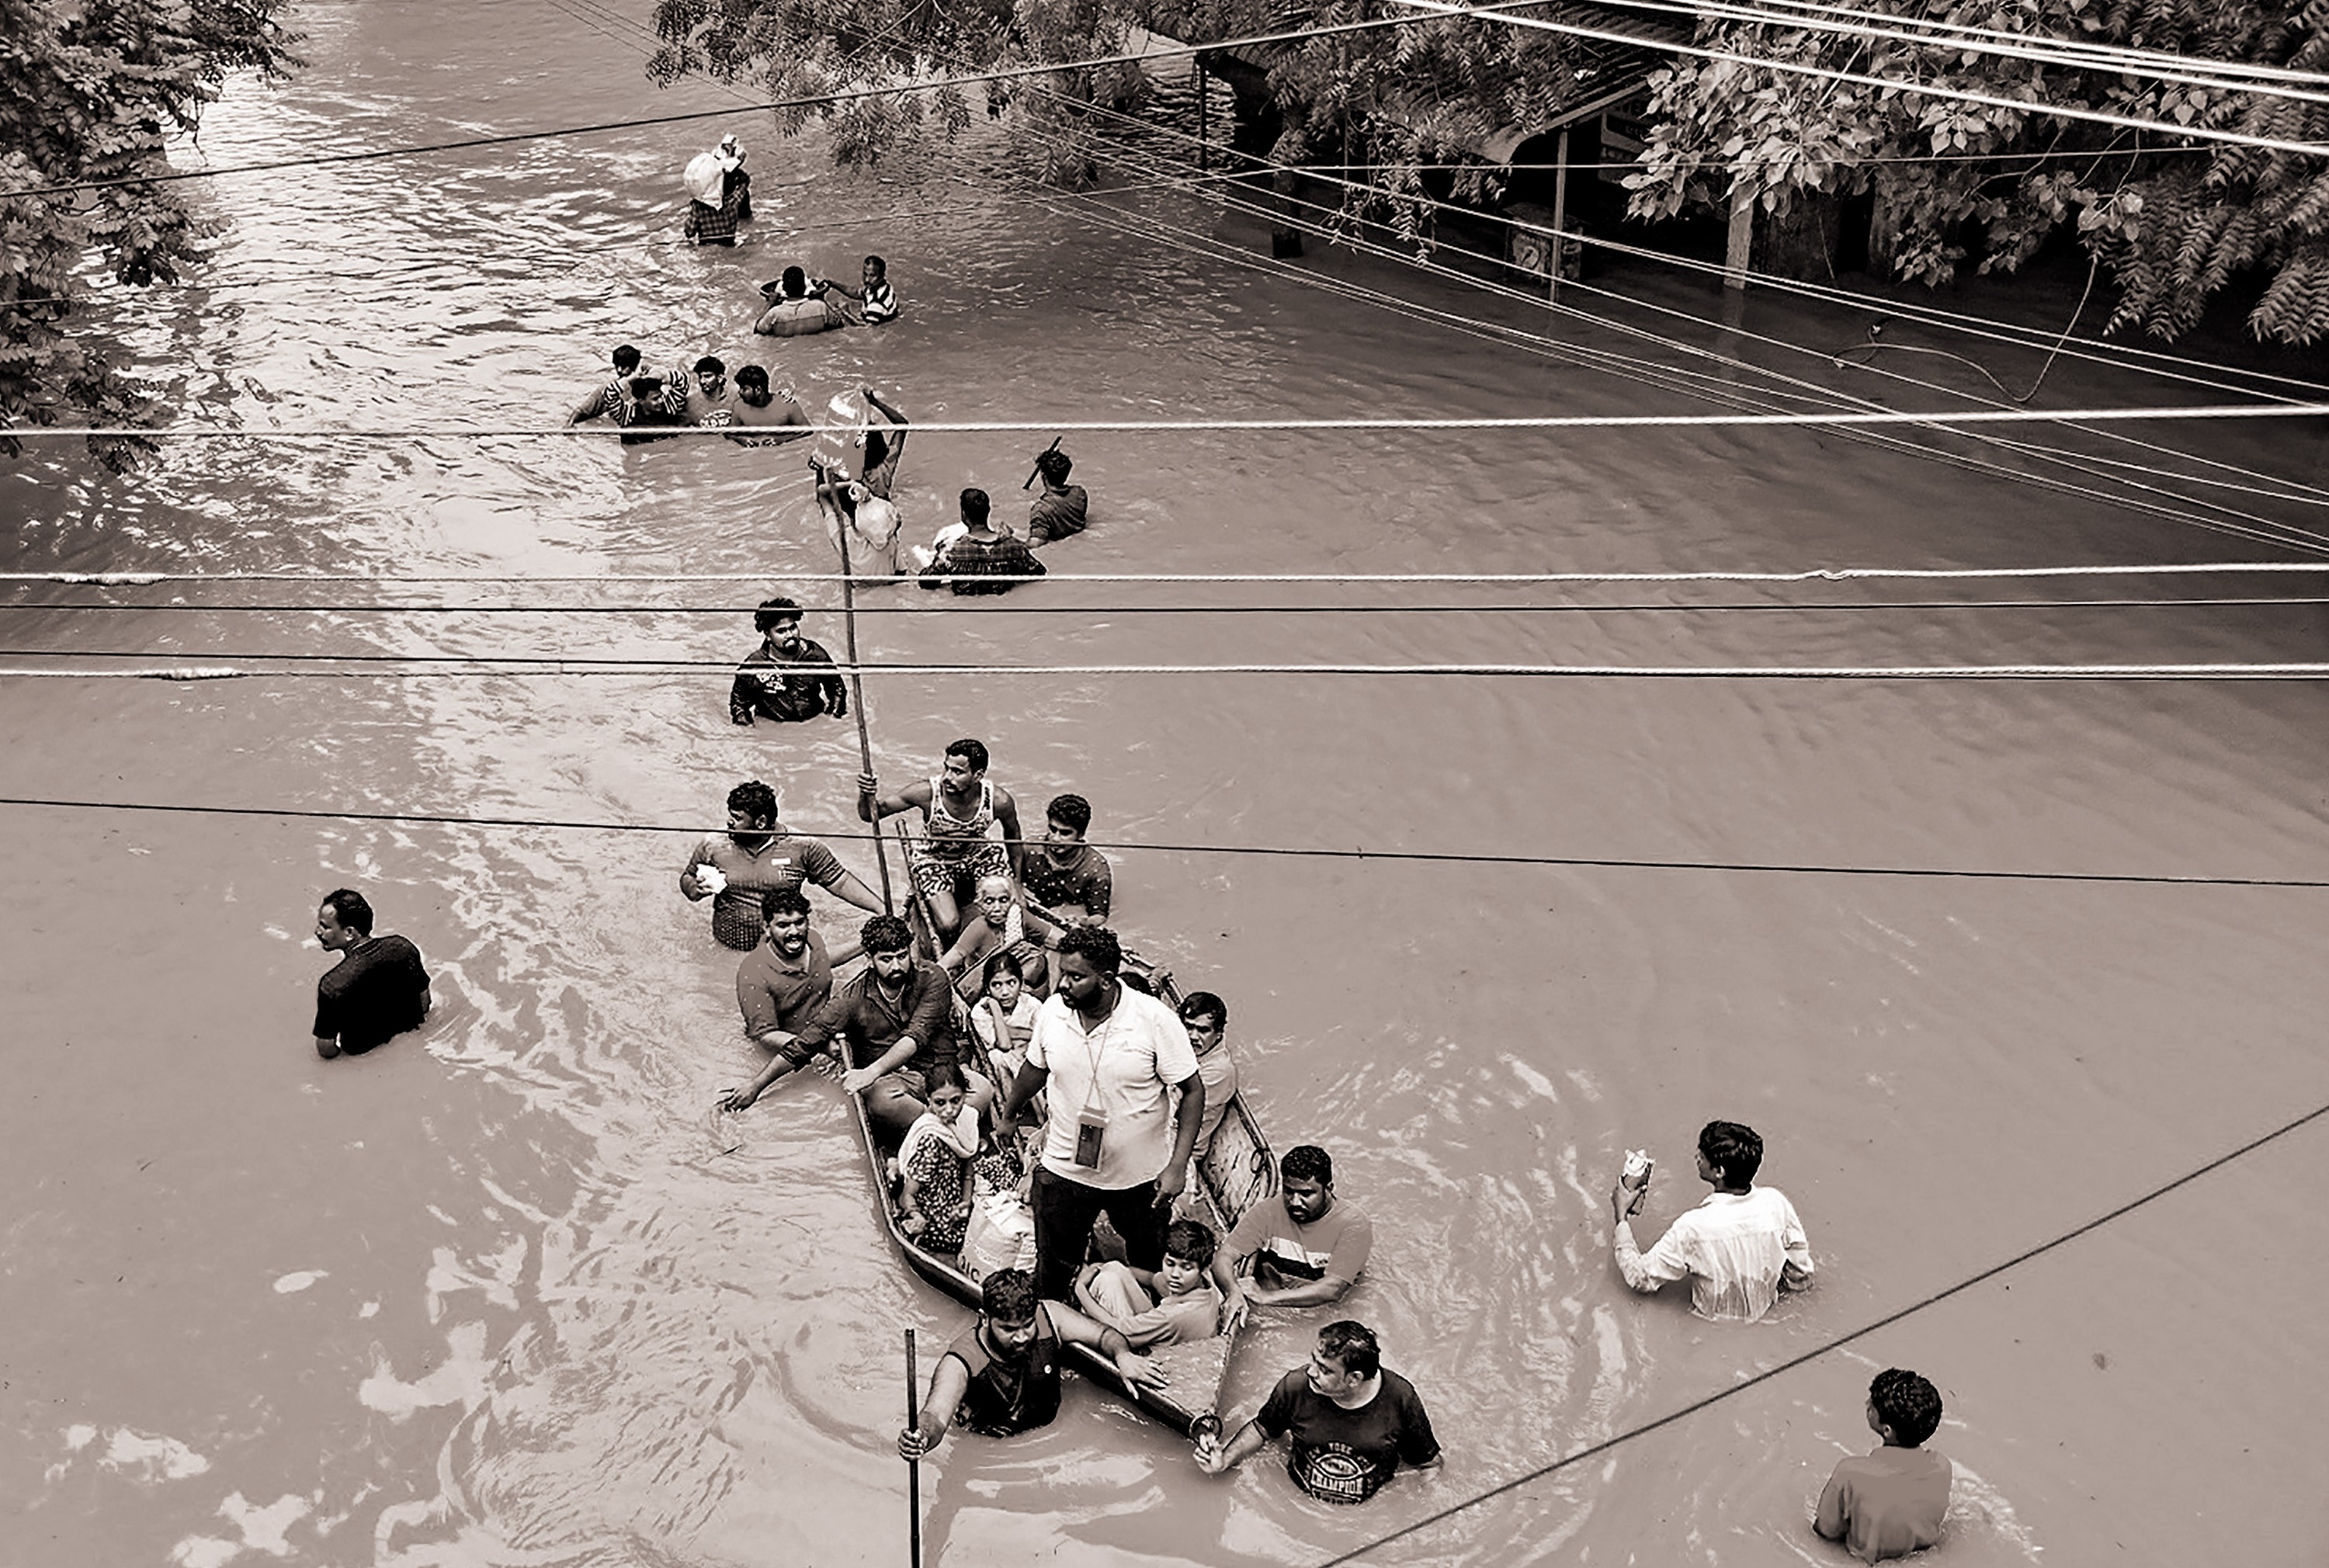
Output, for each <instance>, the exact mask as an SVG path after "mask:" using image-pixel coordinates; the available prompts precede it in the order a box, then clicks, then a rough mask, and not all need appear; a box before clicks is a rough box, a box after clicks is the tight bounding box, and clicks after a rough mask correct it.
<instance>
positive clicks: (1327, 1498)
mask: <svg viewBox="0 0 2329 1568" xmlns="http://www.w3.org/2000/svg"><path fill="white" fill-rule="evenodd" d="M1253 1420H1254V1424H1255V1425H1256V1426H1259V1428H1261V1430H1262V1432H1264V1433H1265V1434H1266V1435H1268V1436H1270V1437H1277V1436H1278V1435H1280V1434H1281V1433H1291V1434H1292V1438H1293V1442H1292V1452H1291V1453H1290V1454H1289V1455H1288V1456H1287V1461H1286V1469H1287V1473H1288V1474H1290V1475H1291V1476H1293V1478H1294V1483H1295V1485H1297V1486H1298V1487H1300V1488H1302V1489H1303V1490H1304V1491H1306V1492H1307V1493H1309V1494H1310V1495H1311V1496H1312V1497H1314V1498H1319V1499H1320V1500H1321V1501H1324V1502H1329V1503H1363V1502H1365V1501H1366V1500H1367V1499H1368V1498H1372V1497H1373V1496H1374V1495H1375V1493H1376V1491H1377V1490H1379V1489H1380V1488H1381V1486H1382V1484H1383V1483H1384V1482H1385V1481H1387V1480H1389V1479H1391V1472H1392V1471H1394V1470H1396V1469H1399V1466H1400V1460H1406V1461H1407V1462H1408V1463H1409V1464H1410V1465H1427V1464H1429V1463H1430V1462H1431V1461H1432V1460H1436V1459H1438V1457H1439V1440H1438V1438H1436V1437H1434V1436H1433V1435H1432V1434H1431V1418H1430V1417H1429V1416H1428V1415H1426V1414H1424V1413H1423V1401H1422V1400H1421V1399H1420V1398H1419V1397H1417V1395H1416V1392H1415V1385H1413V1384H1411V1383H1410V1382H1409V1381H1408V1380H1407V1379H1406V1378H1404V1377H1401V1376H1400V1375H1399V1374H1398V1373H1396V1372H1392V1371H1390V1370H1388V1369H1386V1370H1385V1371H1384V1372H1383V1373H1382V1386H1381V1388H1379V1389H1377V1390H1376V1391H1375V1396H1374V1397H1373V1398H1372V1399H1371V1400H1369V1401H1368V1402H1367V1403H1366V1404H1363V1405H1361V1406H1360V1407H1359V1408H1358V1409H1356V1410H1344V1408H1343V1407H1342V1406H1341V1405H1339V1404H1335V1403H1334V1401H1333V1400H1331V1399H1328V1398H1327V1397H1326V1396H1325V1395H1324V1394H1319V1393H1316V1392H1315V1391H1314V1390H1313V1389H1312V1388H1311V1386H1310V1374H1309V1371H1308V1369H1307V1368H1306V1367H1300V1366H1297V1367H1296V1368H1295V1369H1294V1370H1293V1371H1291V1372H1289V1373H1287V1375H1286V1376H1283V1377H1281V1378H1279V1379H1278V1386H1277V1387H1276V1388H1274V1389H1272V1390H1270V1394H1269V1399H1268V1403H1267V1404H1264V1405H1263V1406H1262V1407H1261V1413H1260V1414H1259V1415H1257V1416H1255V1417H1254V1418H1253Z"/></svg>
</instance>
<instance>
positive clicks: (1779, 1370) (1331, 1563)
mask: <svg viewBox="0 0 2329 1568" xmlns="http://www.w3.org/2000/svg"><path fill="white" fill-rule="evenodd" d="M2324 1116H2329V1105H2321V1106H2318V1107H2316V1108H2315V1109H2314V1110H2311V1111H2308V1112H2306V1113H2305V1114H2304V1115H2302V1116H2298V1117H2296V1118H2295V1119H2293V1120H2291V1121H2287V1122H2282V1123H2281V1124H2280V1125H2279V1126H2277V1127H2276V1128H2274V1129H2273V1130H2272V1131H2269V1132H2267V1133H2265V1134H2263V1135H2262V1136H2260V1137H2257V1138H2252V1139H2250V1140H2249V1141H2247V1142H2246V1143H2243V1144H2241V1145H2240V1146H2239V1148H2238V1149H2234V1150H2230V1152H2229V1153H2225V1154H2220V1155H2218V1156H2217V1157H2216V1158H2215V1159H2213V1160H2210V1161H2208V1163H2207V1164H2205V1165H2202V1166H2200V1167H2199V1168H2198V1169H2193V1170H2187V1171H2185V1172H2184V1173H2183V1175H2181V1176H2179V1177H2176V1178H2174V1179H2173V1180H2172V1181H2166V1182H2163V1183H2161V1184H2160V1185H2159V1186H2157V1187H2155V1188H2152V1189H2151V1190H2150V1191H2148V1192H2146V1193H2145V1194H2143V1195H2142V1196H2141V1197H2134V1198H2130V1199H2128V1200H2127V1201H2126V1202H2125V1203H2123V1204H2121V1205H2119V1206H2118V1207H2117V1208H2114V1209H2112V1210H2111V1211H2110V1212H2109V1213H2107V1214H2103V1215H2098V1216H2096V1217H2095V1218H2093V1219H2090V1220H2089V1221H2087V1222H2086V1223H2085V1224H2084V1225H2078V1226H2076V1227H2074V1228H2073V1229H2070V1230H2067V1231H2064V1232H2063V1233H2062V1234H2061V1235H2057V1236H2054V1237H2051V1238H2050V1239H2049V1240H2046V1241H2042V1242H2041V1243H2039V1244H2037V1245H2036V1246H2034V1247H2031V1248H2028V1249H2027V1250H2025V1251H2023V1252H2019V1253H2014V1254H2013V1256H2012V1257H2010V1258H2008V1259H2006V1260H2005V1261H2004V1263H1993V1264H1991V1265H1990V1266H1989V1267H1988V1268H1985V1269H1984V1270H1982V1271H1981V1272H1979V1273H1977V1274H1973V1275H1970V1276H1968V1277H1967V1278H1966V1279H1963V1280H1960V1281H1958V1282H1957V1283H1956V1284H1953V1285H1949V1286H1947V1287H1945V1288H1943V1289H1941V1290H1938V1291H1934V1292H1933V1293H1932V1294H1930V1295H1928V1296H1926V1297H1924V1298H1923V1299H1922V1300H1917V1301H1913V1302H1911V1303H1909V1305H1908V1306H1906V1307H1902V1308H1900V1309H1899V1310H1895V1311H1891V1312H1887V1313H1886V1314H1885V1315H1884V1316H1883V1317H1881V1318H1879V1319H1876V1320H1875V1321H1873V1322H1871V1323H1863V1324H1862V1325H1861V1326H1860V1327H1859V1328H1857V1329H1853V1330H1852V1331H1851V1332H1850V1333H1848V1334H1841V1335H1838V1336H1837V1337H1836V1338H1833V1339H1830V1340H1828V1341H1827V1342H1826V1343H1825V1344H1823V1345H1819V1346H1816V1347H1814V1348H1812V1349H1809V1350H1806V1351H1804V1352H1802V1353H1801V1354H1799V1355H1796V1356H1791V1357H1787V1359H1786V1360H1785V1361H1782V1362H1780V1363H1779V1364H1778V1365H1777V1366H1770V1367H1767V1368H1765V1369H1764V1370H1763V1371H1761V1372H1759V1373H1757V1374H1755V1375H1754V1376H1751V1377H1744V1378H1741V1379H1740V1380H1739V1381H1738V1382H1736V1383H1730V1384H1726V1385H1723V1386H1722V1387H1721V1388H1719V1389H1717V1390H1715V1391H1714V1392H1713V1393H1712V1394H1707V1395H1706V1396H1705V1397H1703V1398H1702V1399H1696V1400H1693V1401H1692V1402H1691V1403H1690V1404H1685V1405H1683V1407H1682V1408H1681V1409H1680V1410H1674V1411H1669V1412H1667V1413H1665V1414H1664V1415H1661V1416H1657V1417H1655V1418H1654V1419H1652V1420H1649V1421H1645V1422H1642V1423H1641V1424H1639V1425H1637V1426H1631V1427H1628V1428H1627V1429H1626V1430H1625V1431H1624V1432H1619V1433H1617V1435H1616V1436H1614V1437H1608V1438H1604V1439H1602V1440H1601V1441H1598V1442H1596V1443H1592V1444H1589V1445H1588V1446H1587V1447H1584V1448H1581V1449H1579V1450H1577V1451H1575V1452H1573V1453H1568V1454H1563V1455H1562V1456H1561V1458H1559V1459H1557V1460H1551V1462H1550V1463H1547V1464H1542V1465H1539V1466H1537V1467H1536V1468H1535V1469H1532V1470H1528V1471H1525V1472H1524V1473H1523V1474H1521V1475H1517V1476H1514V1477H1513V1479H1511V1480H1508V1481H1504V1482H1502V1483H1500V1484H1498V1485H1496V1486H1494V1487H1490V1488H1488V1489H1486V1490H1485V1491H1483V1492H1477V1493H1475V1494H1474V1495H1473V1496H1471V1497H1468V1498H1465V1499H1464V1500H1463V1501H1462V1502H1460V1503H1454V1504H1450V1505H1449V1506H1448V1507H1444V1508H1438V1509H1435V1510H1433V1511H1432V1512H1431V1513H1429V1514H1426V1515H1425V1516H1423V1517H1422V1518H1420V1519H1418V1520H1416V1521H1415V1522H1414V1523H1413V1524H1410V1525H1402V1526H1400V1527H1399V1528H1398V1529H1396V1530H1393V1531H1391V1533H1390V1534H1389V1535H1381V1536H1378V1537H1377V1538H1376V1539H1374V1540H1372V1541H1369V1542H1367V1543H1366V1544H1365V1545H1362V1546H1354V1547H1353V1548H1352V1549H1351V1550H1349V1551H1347V1552H1339V1553H1337V1554H1334V1556H1332V1557H1329V1558H1327V1559H1326V1560H1325V1561H1324V1562H1322V1563H1317V1564H1316V1565H1315V1568H1342V1565H1343V1564H1344V1563H1353V1562H1355V1561H1357V1560H1358V1559H1359V1558H1361V1557H1363V1556H1365V1555H1367V1554H1369V1553H1371V1552H1373V1551H1375V1550H1377V1549H1378V1548H1380V1547H1383V1546H1388V1545H1391V1543H1393V1542H1395V1541H1402V1540H1405V1539H1406V1538H1407V1537H1409V1536H1410V1535H1415V1534H1417V1533H1418V1532H1419V1531H1423V1530H1428V1529H1429V1528H1431V1526H1434V1525H1438V1524H1442V1523H1445V1522H1446V1521H1447V1520H1448V1519H1452V1518H1454V1517H1455V1516H1457V1515H1458V1514H1461V1513H1465V1512H1467V1511H1469V1510H1470V1509H1473V1508H1476V1507H1479V1506H1480V1505H1481V1504H1483V1503H1486V1502H1490V1501H1493V1500H1494V1499H1495V1498H1501V1497H1505V1496H1508V1495H1510V1494H1511V1493H1513V1492H1515V1491H1517V1490H1519V1489H1520V1488H1523V1487H1525V1486H1529V1485H1531V1484H1532V1483H1534V1482H1537V1481H1540V1480H1542V1479H1544V1478H1545V1477H1547V1476H1549V1475H1552V1474H1554V1473H1555V1472H1556V1471H1560V1470H1564V1469H1569V1468H1570V1466H1572V1465H1578V1464H1582V1463H1583V1462H1584V1461H1586V1460H1589V1459H1592V1458H1594V1457H1596V1456H1597V1455H1600V1454H1605V1453H1608V1451H1611V1450H1612V1449H1615V1448H1617V1447H1618V1446H1620V1445H1621V1444H1624V1443H1628V1442H1631V1441H1634V1439H1636V1438H1637V1437H1645V1436H1647V1435H1648V1434H1649V1433H1651V1432H1657V1431H1660V1430H1662V1429H1663V1428H1665V1427H1669V1426H1672V1425H1674V1423H1675V1422H1681V1421H1686V1420H1688V1419H1689V1418H1690V1417H1692V1416H1693V1415H1696V1414H1698V1413H1700V1412H1701V1411H1703V1410H1707V1409H1710V1408H1711V1407H1712V1406H1714V1405H1717V1404H1721V1403H1722V1402H1723V1401H1725V1400H1728V1399H1735V1398H1737V1397H1738V1396H1739V1395H1740V1394H1744V1393H1746V1392H1747V1391H1748V1390H1749V1389H1750V1388H1759V1387H1760V1386H1762V1385H1764V1384H1766V1383H1769V1382H1771V1381H1772V1380H1773V1379H1775V1378H1778V1377H1783V1376H1786V1375H1787V1374H1788V1373H1790V1372H1793V1371H1795V1370H1796V1369H1797V1368H1799V1367H1802V1366H1809V1365H1810V1364H1811V1363H1813V1362H1815V1361H1817V1360H1819V1359H1821V1358H1822V1357H1825V1356H1828V1355H1830V1354H1832V1353H1833V1352H1834V1351H1837V1350H1841V1349H1843V1347H1845V1346H1847V1345H1851V1344H1854V1343H1856V1342H1857V1341H1859V1340H1862V1339H1865V1338H1868V1337H1869V1336H1870V1335H1872V1334H1874V1333H1876V1332H1878V1331H1879V1330H1881V1329H1889V1328H1891V1326H1892V1325H1893V1324H1895V1323H1898V1322H1900V1321H1902V1320H1903V1319H1908V1318H1911V1317H1914V1316H1915V1315H1917V1314H1918V1313H1919V1312H1922V1311H1925V1310H1928V1308H1932V1307H1938V1306H1939V1305H1940V1304H1941V1303H1942V1302H1944V1301H1947V1300H1951V1299H1953V1298H1955V1297H1957V1296H1961V1295H1963V1294H1965V1292H1966V1291H1970V1290H1972V1289H1973V1288H1974V1287H1975V1286H1976V1285H1982V1284H1986V1283H1988V1282H1990V1281H1992V1280H1994V1279H1995V1278H1997V1277H1998V1276H1999V1275H2000V1274H2004V1273H2006V1272H2010V1271H2012V1270H2013V1269H2018V1268H2020V1267H2021V1266H2022V1265H2023V1264H2024V1263H2031V1262H2032V1261H2034V1260H2036V1259H2038V1258H2041V1257H2044V1256H2045V1255H2046V1254H2047V1253H2051V1252H2055V1251H2057V1250H2059V1249H2060V1248H2062V1247H2065V1246H2068V1245H2069V1244H2070V1243H2072V1242H2074V1241H2077V1240H2078V1239H2079V1237H2081V1236H2084V1235H2089V1234H2091V1233H2093V1232H2095V1231H2098V1230H2100V1229H2101V1228H2102V1227H2103V1226H2105V1225H2109V1224H2111V1223H2113V1222H2114V1221H2117V1220H2120V1219H2124V1218H2125V1217H2126V1216H2128V1215H2131V1214H2133V1213H2135V1212H2136V1210H2138V1209H2141V1208H2144V1207H2147V1206H2149V1205H2151V1204H2154V1203H2156V1202H2158V1201H2159V1200H2160V1199H2161V1198H2163V1197H2166V1196H2167V1195H2168V1194H2170V1193H2173V1192H2176V1191H2179V1190H2181V1189H2182V1188H2186V1187H2189V1186H2191V1185H2192V1183H2193V1182H2195V1181H2198V1180H2199V1179H2200V1178H2202V1177H2205V1176H2211V1175H2213V1174H2214V1173H2215V1172H2217V1171H2219V1170H2221V1169H2223V1168H2224V1167H2226V1166H2228V1165H2230V1164H2231V1163H2232V1162H2233V1161H2235V1160H2241V1159H2244V1158H2245V1157H2247V1156H2249V1155H2250V1154H2253V1153H2255V1152H2256V1151H2257V1150H2259V1149H2262V1148H2264V1147H2266V1146H2267V1145H2268V1144H2270V1143H2275V1142H2277V1141H2279V1140H2281V1139H2283V1138H2286V1137H2287V1136H2288V1135H2289V1134H2290V1133H2292V1132H2296V1131H2301V1130H2302V1129H2304V1128H2305V1127H2308V1126H2310V1125H2312V1124H2313V1123H2314V1122H2318V1121H2320V1120H2321V1119H2322V1118H2323V1117H2324Z"/></svg>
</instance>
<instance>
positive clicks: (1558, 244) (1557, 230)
mask: <svg viewBox="0 0 2329 1568" xmlns="http://www.w3.org/2000/svg"><path fill="white" fill-rule="evenodd" d="M1552 161H1553V164H1554V168H1553V171H1552V248H1551V249H1552V255H1551V262H1552V265H1551V267H1550V268H1547V269H1546V270H1547V271H1548V272H1549V273H1550V274H1551V282H1550V283H1549V284H1548V285H1547V286H1546V288H1545V295H1544V296H1545V298H1546V299H1547V300H1557V299H1559V298H1560V297H1561V257H1562V255H1563V253H1564V252H1565V251H1566V250H1567V249H1568V242H1567V240H1566V239H1563V238H1562V236H1564V235H1565V234H1567V233H1568V231H1569V127H1567V126H1563V127H1561V139H1560V141H1558V142H1556V143H1555V144H1554V151H1553V155H1552Z"/></svg>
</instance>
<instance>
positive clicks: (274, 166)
mask: <svg viewBox="0 0 2329 1568" xmlns="http://www.w3.org/2000/svg"><path fill="white" fill-rule="evenodd" d="M1541 3H1542V0H1489V3H1488V4H1486V5H1481V6H1480V7H1478V9H1479V11H1480V12H1481V13H1482V14H1495V13H1496V12H1498V11H1499V10H1501V9H1502V8H1503V7H1504V6H1507V5H1538V4H1541ZM1429 20H1430V18H1428V17H1417V16H1383V17H1375V18H1372V19H1370V20H1367V21H1363V22H1338V23H1326V24H1323V25H1320V26H1315V27H1298V28H1292V29H1288V30H1286V31H1282V32H1277V33H1253V34H1249V35H1248V36H1246V37H1242V38H1225V39H1221V40H1220V41H1218V42H1212V43H1176V44H1172V45H1169V46H1160V47H1157V48H1155V49H1149V50H1145V51H1142V52H1137V53H1117V54H1102V55H1093V56H1089V57H1087V58H1084V59H1080V60H1057V61H1044V62H1042V63H1038V64H1033V65H1012V66H998V67H995V68H994V69H992V70H981V71H976V72H971V73H967V74H964V75H957V76H951V77H941V78H938V79H937V80H929V81H904V82H894V83H891V84H888V85H885V86H882V87H863V88H844V89H838V90H836V91H833V92H820V93H807V94H804V95H802V96H800V97H797V98H788V99H770V100H768V101H767V102H763V103H755V104H747V105H742V106H740V107H739V108H721V109H695V110H691V111H688V112H685V113H681V114H668V115H646V116H643V117H639V118H636V119H627V120H600V121H597V122H594V123H592V124H589V125H580V126H560V127H554V128H552V129H548V130H538V131H507V132H503V133H500V134H497V135H494V136H464V137H461V138H459V139H457V140H454V141H446V142H426V143H420V144H416V145H413V146H401V147H371V148H365V149H362V150H359V151H356V152H347V153H315V154H307V155H302V156H299V157H296V158H274V159H269V160H267V161H264V162H261V163H256V164H223V165H220V166H217V167H213V168H207V169H173V170H168V171H165V172H163V173H160V174H138V175H128V176H124V177H122V178H119V179H111V180H78V181H70V182H65V183H58V184H52V185H32V186H25V187H23V188H20V189H16V190H10V191H5V192H0V195H5V196H8V197H12V198H14V197H23V196H64V195H71V194H73V193H75V192H81V191H104V190H112V189H115V188H118V187H120V186H125V185H159V184H168V183H175V182H177V181H181V180H209V179H216V178H219V177H221V176H222V175H227V174H275V173H279V172H281V171H283V170H286V169H310V168H320V167H325V166H328V165H333V164H362V163H373V162H377V161H379V160H381V159H383V158H408V157H418V156H421V155H427V154H431V153H457V152H470V151H474V150H476V149H479V148H484V147H505V146H513V145H514V144H516V143H520V142H541V141H554V140H558V139H560V138H562V137H566V136H596V135H599V134H601V133H603V132H607V131H627V130H644V129H646V128H648V127H655V126H674V125H689V124H693V123H694V122H696V121H698V120H711V119H722V118H727V117H732V116H734V115H736V114H738V113H740V112H745V111H747V110H751V109H762V110H768V111H771V112H778V111H782V110H787V109H797V108H820V107H823V106H825V105H828V104H840V103H854V102H858V101H860V100H862V99H873V98H887V97H894V96H897V95H900V94H903V93H913V92H940V91H945V90H947V89H951V88H962V87H978V86H981V85H983V84H985V83H987V82H996V81H1019V80H1025V79H1027V78H1031V77H1042V76H1052V75H1057V74H1060V73H1061V72H1066V71H1074V70H1090V69H1091V68H1093V67H1095V66H1103V65H1137V64H1139V63H1140V62H1141V61H1144V60H1156V59H1166V58H1171V57H1174V56H1178V55H1195V54H1201V53H1203V52H1207V51H1210V50H1221V49H1249V48H1255V47H1259V46H1261V45H1264V44H1271V43H1298V42H1302V41H1304V40H1306V39H1311V38H1331V37H1335V36H1338V35H1341V34H1344V33H1371V32H1374V31H1377V30H1379V29H1381V28H1387V27H1408V26H1412V25H1414V24H1415V23H1419V22H1423V21H1429Z"/></svg>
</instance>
